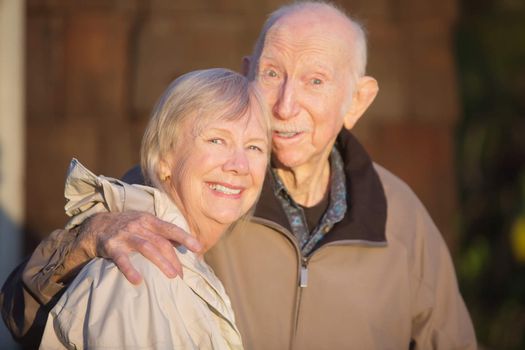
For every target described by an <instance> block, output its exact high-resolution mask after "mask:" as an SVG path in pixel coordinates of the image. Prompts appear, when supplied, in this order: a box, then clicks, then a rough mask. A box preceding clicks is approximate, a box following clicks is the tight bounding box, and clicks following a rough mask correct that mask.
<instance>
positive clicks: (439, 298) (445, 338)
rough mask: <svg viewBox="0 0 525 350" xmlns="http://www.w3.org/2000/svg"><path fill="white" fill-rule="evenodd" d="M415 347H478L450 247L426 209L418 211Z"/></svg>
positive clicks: (414, 322) (414, 292)
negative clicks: (460, 289)
mask: <svg viewBox="0 0 525 350" xmlns="http://www.w3.org/2000/svg"><path fill="white" fill-rule="evenodd" d="M416 231H417V233H416V238H415V245H414V247H415V253H414V257H415V262H414V266H417V267H416V268H415V269H414V271H415V272H414V277H413V278H414V281H415V282H414V284H413V286H414V287H413V291H412V292H413V300H414V301H415V302H414V305H413V314H412V340H413V344H412V346H413V347H411V348H412V349H447V350H448V349H450V350H453V349H477V345H476V336H475V333H474V329H473V326H472V321H471V319H470V316H469V313H468V311H467V308H466V306H465V303H464V301H463V298H462V297H461V294H460V291H459V288H458V284H457V279H456V274H455V271H454V265H453V263H452V259H451V257H450V253H449V251H448V248H447V246H446V244H445V242H444V240H443V238H442V236H441V234H440V233H439V231H438V229H437V228H436V226H435V225H434V223H433V222H432V219H431V218H430V216H429V215H428V213H427V212H426V210H425V209H424V208H423V207H422V205H421V207H420V210H419V213H417V214H416Z"/></svg>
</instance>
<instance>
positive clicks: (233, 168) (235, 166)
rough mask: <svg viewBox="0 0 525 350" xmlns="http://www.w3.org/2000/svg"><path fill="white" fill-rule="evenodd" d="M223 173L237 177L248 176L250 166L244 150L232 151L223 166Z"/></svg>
mask: <svg viewBox="0 0 525 350" xmlns="http://www.w3.org/2000/svg"><path fill="white" fill-rule="evenodd" d="M223 169H224V171H227V172H233V173H235V174H238V175H245V174H248V172H249V170H250V165H249V163H248V157H247V155H246V150H245V149H235V150H232V152H231V154H230V155H229V157H228V159H227V160H226V162H225V163H224V165H223Z"/></svg>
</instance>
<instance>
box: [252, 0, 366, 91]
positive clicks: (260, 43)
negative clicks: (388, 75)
mask: <svg viewBox="0 0 525 350" xmlns="http://www.w3.org/2000/svg"><path fill="white" fill-rule="evenodd" d="M316 8H327V9H331V10H333V11H335V13H337V14H339V15H340V16H342V17H343V18H345V19H346V20H347V21H348V24H349V25H350V26H351V27H352V29H353V31H354V33H355V37H354V42H352V43H351V45H352V47H353V50H352V57H349V61H350V62H351V64H352V65H353V67H352V77H353V79H354V81H357V80H358V79H359V78H360V77H362V76H364V75H365V71H366V61H367V43H366V34H365V30H364V28H363V26H362V25H361V24H360V23H359V22H358V21H357V20H355V19H353V18H351V17H350V16H349V15H348V14H347V13H346V12H345V11H344V10H343V9H342V8H340V7H338V6H337V5H335V4H333V3H331V2H328V1H314V0H308V1H295V2H293V3H291V4H288V5H284V6H281V7H280V8H278V9H277V10H275V11H274V12H272V13H271V14H270V15H269V16H268V19H267V20H266V22H265V23H264V25H263V27H262V30H261V33H260V34H259V37H258V38H257V41H256V42H255V46H254V49H253V53H252V56H251V65H250V71H249V72H248V77H249V79H250V80H254V79H255V75H256V74H257V71H258V67H259V59H260V56H261V54H262V51H263V48H264V42H265V40H266V35H267V34H268V31H269V30H270V28H272V27H273V25H274V24H275V23H276V22H277V21H279V20H280V19H281V18H283V17H285V16H288V15H290V14H293V13H296V12H300V11H304V10H308V9H312V10H315V9H316Z"/></svg>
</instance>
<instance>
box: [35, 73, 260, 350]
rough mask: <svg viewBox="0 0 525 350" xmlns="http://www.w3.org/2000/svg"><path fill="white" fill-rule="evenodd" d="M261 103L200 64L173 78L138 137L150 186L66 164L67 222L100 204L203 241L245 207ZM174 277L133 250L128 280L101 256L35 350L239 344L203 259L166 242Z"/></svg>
mask: <svg viewBox="0 0 525 350" xmlns="http://www.w3.org/2000/svg"><path fill="white" fill-rule="evenodd" d="M269 123H270V121H269V117H268V114H267V113H266V112H265V110H264V104H263V103H262V102H261V99H260V97H259V95H258V94H257V92H256V91H255V90H254V88H253V87H252V86H251V85H250V84H249V83H248V81H247V80H246V79H245V78H244V77H242V76H241V75H239V74H237V73H234V72H231V71H228V70H225V69H210V70H203V71H196V72H192V73H188V74H186V75H184V76H182V77H180V78H178V79H177V80H175V81H174V82H173V83H172V84H171V85H170V86H169V88H168V89H167V91H166V92H165V93H164V95H163V96H162V97H161V99H160V101H159V102H158V104H157V106H156V108H155V110H154V112H153V115H152V118H151V120H150V122H149V125H148V126H147V129H146V132H145V134H144V138H143V142H142V150H141V166H142V171H143V174H144V176H145V179H146V181H147V183H148V184H149V185H151V187H150V186H138V185H128V184H126V183H123V182H121V181H118V180H115V179H112V178H106V177H103V176H99V177H97V176H95V175H94V174H92V173H91V172H90V171H89V170H87V169H86V168H84V167H83V166H82V165H80V163H78V162H77V161H76V160H73V162H72V163H71V167H70V170H69V175H68V179H67V180H66V190H65V194H66V198H67V199H68V203H67V205H66V212H67V213H68V215H71V216H73V218H72V219H71V221H70V223H69V224H68V225H69V226H74V225H76V224H78V223H79V222H80V221H82V220H83V219H84V218H85V217H87V216H89V215H92V214H93V213H96V212H100V211H124V210H142V211H149V212H151V213H152V214H154V215H156V216H158V217H160V218H162V219H164V220H166V221H168V222H172V223H174V224H176V225H178V226H180V227H182V228H185V229H186V230H187V231H188V232H190V233H191V234H192V235H194V236H195V237H196V238H197V239H198V240H199V241H200V243H201V244H202V246H203V247H204V249H203V253H204V252H205V251H206V250H208V249H209V248H211V247H212V246H213V245H214V244H215V243H216V242H217V241H218V240H219V239H220V237H221V236H222V235H223V234H224V233H225V232H226V231H227V230H228V228H229V227H230V226H231V225H232V224H233V223H235V222H236V221H237V220H239V219H240V218H241V217H243V216H244V215H245V214H246V213H248V211H249V210H250V208H251V207H252V206H253V205H254V203H255V201H256V199H257V197H258V195H259V192H260V190H261V187H262V183H263V180H264V175H265V170H266V165H267V162H268V158H269V142H270V127H269ZM175 249H176V251H177V255H178V256H179V259H180V261H181V263H182V265H183V275H184V278H183V279H180V278H176V279H167V278H165V276H164V275H163V274H162V272H160V270H158V268H157V267H156V266H154V265H153V264H152V263H151V262H149V261H148V260H146V259H145V258H144V257H143V256H142V255H140V254H136V255H133V256H132V257H131V260H132V262H133V264H134V265H135V266H137V268H138V270H139V272H140V273H141V274H142V276H144V283H142V284H140V285H138V286H134V285H132V284H130V283H129V282H128V281H127V280H126V279H125V277H124V276H123V275H122V274H121V273H120V272H119V271H118V269H117V267H116V266H115V265H114V264H113V263H112V262H110V261H108V260H104V259H100V258H99V259H95V260H93V261H91V262H90V263H89V264H87V265H86V266H85V267H84V268H83V270H82V271H81V272H80V274H79V275H78V276H77V278H76V279H75V280H74V282H73V283H72V284H71V285H70V287H69V288H68V289H67V291H66V292H65V293H64V295H62V297H61V298H60V300H59V302H58V303H57V305H56V306H55V307H54V308H53V309H52V310H51V312H50V315H49V318H48V321H47V325H46V328H45V331H44V336H43V339H42V343H41V345H40V347H41V349H56V348H72V349H80V348H89V349H97V348H104V349H106V348H111V349H121V348H122V349H139V348H140V349H150V348H155V349H225V348H242V342H241V338H240V334H239V331H238V329H237V327H236V325H235V320H234V314H233V310H232V308H231V303H230V300H229V298H228V296H227V295H226V293H225V291H224V288H223V286H222V284H221V282H220V281H219V280H218V279H217V277H216V276H215V275H214V273H213V271H212V270H211V269H210V268H209V267H208V266H207V265H206V263H205V262H204V261H203V259H202V257H201V256H197V255H195V254H194V253H192V252H190V251H188V250H186V249H184V248H183V247H182V246H179V247H177V248H175Z"/></svg>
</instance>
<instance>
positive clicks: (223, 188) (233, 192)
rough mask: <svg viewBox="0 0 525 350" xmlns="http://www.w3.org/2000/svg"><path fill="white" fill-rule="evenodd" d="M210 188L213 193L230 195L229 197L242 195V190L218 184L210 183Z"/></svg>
mask: <svg viewBox="0 0 525 350" xmlns="http://www.w3.org/2000/svg"><path fill="white" fill-rule="evenodd" d="M208 187H209V188H210V189H212V190H213V191H217V192H220V193H224V194H229V195H237V194H239V193H241V189H240V188H231V187H227V186H224V185H220V184H217V183H209V184H208Z"/></svg>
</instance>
